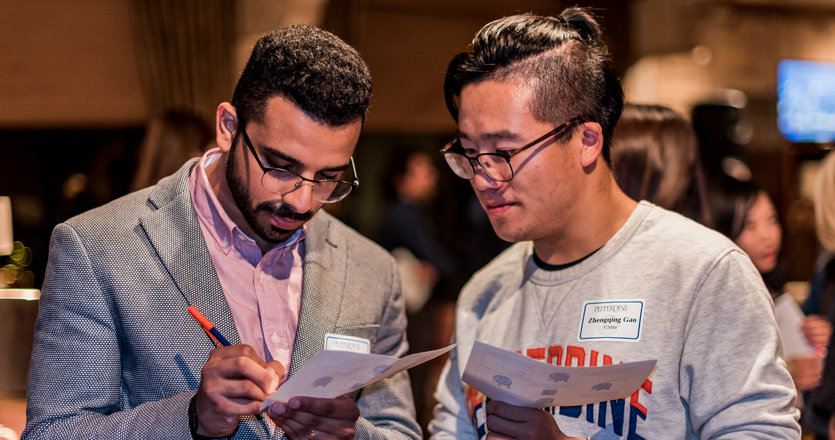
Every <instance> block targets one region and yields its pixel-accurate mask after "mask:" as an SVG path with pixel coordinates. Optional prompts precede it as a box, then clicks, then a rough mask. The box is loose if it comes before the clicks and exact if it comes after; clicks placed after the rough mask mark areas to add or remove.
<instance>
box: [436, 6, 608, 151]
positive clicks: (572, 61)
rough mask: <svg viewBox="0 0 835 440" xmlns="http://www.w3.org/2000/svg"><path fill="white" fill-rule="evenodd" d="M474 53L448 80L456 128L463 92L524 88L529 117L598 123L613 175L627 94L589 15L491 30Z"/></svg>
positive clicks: (506, 23) (508, 20)
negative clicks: (612, 142) (614, 145)
mask: <svg viewBox="0 0 835 440" xmlns="http://www.w3.org/2000/svg"><path fill="white" fill-rule="evenodd" d="M472 47H473V51H472V52H462V53H460V54H458V55H456V56H455V57H454V58H453V59H452V61H451V62H450V64H449V67H448V68H447V72H446V78H445V80H444V98H445V100H446V105H447V108H448V109H449V112H450V114H451V115H452V117H453V119H455V120H456V121H457V120H458V99H459V98H460V96H461V89H463V88H464V86H465V85H467V84H471V83H477V82H480V81H486V80H495V81H506V80H515V81H520V82H522V83H523V84H526V85H527V86H528V87H530V89H531V91H532V92H533V98H532V102H531V103H530V105H531V111H532V113H533V115H534V117H536V118H537V119H539V120H541V121H543V122H550V123H553V124H560V123H563V122H565V121H568V120H570V119H573V118H576V117H583V118H586V119H587V120H590V121H595V122H598V123H599V124H600V125H601V127H602V131H603V159H604V160H605V161H606V164H607V165H608V166H609V167H611V158H610V153H609V139H610V138H611V137H612V133H613V131H614V128H615V124H616V123H617V120H618V118H619V117H620V113H621V111H622V109H623V89H622V87H621V84H620V80H619V79H618V76H617V74H616V71H615V68H614V65H613V63H612V61H611V58H610V57H609V53H608V49H607V48H606V45H605V43H604V42H603V41H602V31H601V29H600V25H599V24H598V23H597V20H596V19H595V18H594V16H593V15H592V14H591V12H590V11H589V10H588V9H585V8H567V9H565V10H564V11H563V12H562V13H561V14H560V15H559V16H556V17H545V16H538V15H533V14H520V15H514V16H510V17H505V18H501V19H499V20H495V21H493V22H490V23H488V24H486V25H485V26H484V27H483V28H481V30H480V31H478V33H476V36H475V38H473V42H472Z"/></svg>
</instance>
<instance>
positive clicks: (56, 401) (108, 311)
mask: <svg viewBox="0 0 835 440" xmlns="http://www.w3.org/2000/svg"><path fill="white" fill-rule="evenodd" d="M115 316H116V314H115V313H114V310H113V304H112V301H111V300H110V299H109V298H108V296H107V294H106V289H105V288H103V286H102V280H100V279H97V275H96V271H95V270H94V269H93V265H92V264H91V261H90V254H89V253H88V251H87V249H86V248H85V246H84V244H83V243H82V240H81V239H80V238H79V235H78V234H77V233H76V231H75V230H74V229H73V228H72V227H71V226H69V225H68V224H60V225H58V226H57V227H56V228H55V230H54V231H53V233H52V238H51V242H50V251H49V261H48V264H47V270H46V276H45V279H44V283H43V288H42V292H41V299H40V304H39V312H38V319H37V322H36V325H35V335H34V343H33V349H32V358H31V363H30V369H29V378H28V384H27V387H28V389H27V398H28V402H27V408H26V419H27V422H26V423H27V424H26V428H25V430H24V432H23V434H22V439H24V440H29V439H53V438H54V439H67V438H77V439H81V438H83V439H103V440H104V439H108V440H110V439H137V440H139V439H149V438H156V439H190V438H191V435H190V433H189V430H188V421H187V408H188V403H189V399H190V398H191V396H192V395H193V394H194V391H186V392H182V393H179V394H176V395H173V396H171V397H168V398H165V399H162V400H156V401H149V402H146V403H143V404H140V405H137V406H135V407H131V405H130V404H129V403H128V402H127V396H128V394H129V393H130V392H131V391H132V390H125V389H123V386H122V384H123V382H122V372H123V367H124V366H125V365H126V363H129V362H130V359H129V358H126V357H124V356H123V355H122V353H121V351H120V338H119V324H118V321H117V320H116V319H114V317H115ZM150 386H152V385H150Z"/></svg>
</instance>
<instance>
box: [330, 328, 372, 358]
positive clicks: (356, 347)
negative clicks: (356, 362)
mask: <svg viewBox="0 0 835 440" xmlns="http://www.w3.org/2000/svg"><path fill="white" fill-rule="evenodd" d="M325 350H337V351H350V352H353V353H365V354H368V353H370V352H371V342H370V341H369V340H368V339H365V338H358V337H356V336H347V335H337V334H335V333H328V334H326V335H325Z"/></svg>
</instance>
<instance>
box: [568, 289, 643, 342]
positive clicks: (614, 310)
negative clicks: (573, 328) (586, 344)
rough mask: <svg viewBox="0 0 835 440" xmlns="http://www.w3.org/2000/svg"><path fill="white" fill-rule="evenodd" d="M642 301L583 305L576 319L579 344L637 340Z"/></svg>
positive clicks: (639, 330)
mask: <svg viewBox="0 0 835 440" xmlns="http://www.w3.org/2000/svg"><path fill="white" fill-rule="evenodd" d="M643 317H644V300H642V299H628V300H620V301H586V302H584V303H583V313H582V315H581V316H580V334H579V335H578V336H577V340H579V341H591V340H595V341H624V342H637V341H640V340H641V323H642V321H643Z"/></svg>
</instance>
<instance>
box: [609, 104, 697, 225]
mask: <svg viewBox="0 0 835 440" xmlns="http://www.w3.org/2000/svg"><path fill="white" fill-rule="evenodd" d="M699 158H700V155H699V146H698V140H697V139H696V135H695V134H694V133H693V129H692V127H691V126H690V123H689V122H688V121H687V120H686V119H684V117H682V116H681V115H680V114H678V113H677V112H676V111H675V110H673V109H671V108H668V107H664V106H661V105H650V104H630V103H627V104H625V105H624V108H623V114H622V115H621V117H620V120H618V124H617V125H616V126H615V133H614V136H613V137H612V166H613V172H614V174H615V179H616V180H617V182H618V185H619V186H620V188H621V189H622V190H623V192H624V193H626V195H628V196H629V197H630V198H632V199H633V200H635V201H641V200H647V201H650V202H652V203H654V204H656V205H658V206H660V207H662V208H665V209H669V210H670V211H675V212H678V213H679V214H682V215H684V216H685V217H688V218H691V219H693V220H695V221H697V222H699V223H701V224H703V225H706V226H710V211H709V208H708V205H707V198H706V196H705V177H704V171H703V170H702V166H701V163H700V159H699Z"/></svg>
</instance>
